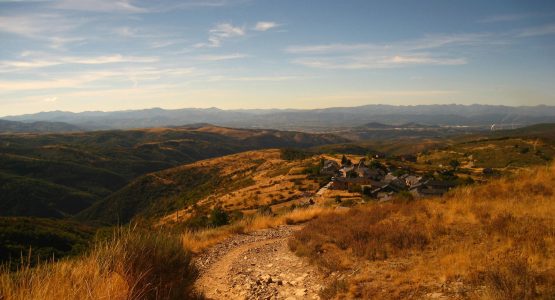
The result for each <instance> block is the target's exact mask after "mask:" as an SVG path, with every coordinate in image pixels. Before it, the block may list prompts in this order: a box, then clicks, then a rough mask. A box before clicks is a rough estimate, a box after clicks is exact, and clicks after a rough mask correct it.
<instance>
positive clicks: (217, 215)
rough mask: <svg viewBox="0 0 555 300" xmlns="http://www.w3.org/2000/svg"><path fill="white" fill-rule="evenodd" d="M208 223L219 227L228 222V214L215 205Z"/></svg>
mask: <svg viewBox="0 0 555 300" xmlns="http://www.w3.org/2000/svg"><path fill="white" fill-rule="evenodd" d="M210 224H212V226H215V227H220V226H224V225H227V224H229V215H228V214H227V212H225V211H224V210H223V209H221V208H219V207H216V208H214V209H213V210H212V212H211V213H210Z"/></svg>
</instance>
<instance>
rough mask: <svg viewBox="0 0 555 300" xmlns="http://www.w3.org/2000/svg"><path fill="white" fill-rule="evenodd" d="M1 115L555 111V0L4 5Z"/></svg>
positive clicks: (82, 0)
mask: <svg viewBox="0 0 555 300" xmlns="http://www.w3.org/2000/svg"><path fill="white" fill-rule="evenodd" d="M0 44H1V47H0V115H12V114H22V113H32V112H39V111H51V110H66V111H75V112H78V111H85V110H122V109H139V108H150V107H163V108H184V107H213V106H215V107H220V108H225V109H236V108H318V107H330V106H355V105H363V104H375V103H383V104H399V105H416V104H437V103H440V104H441V103H445V104H447V103H459V104H472V103H481V104H504V105H537V104H551V105H555V1H491V0H489V1H450V0H441V1H439V0H438V1H369V0H367V1H323V0H321V1H315V0H314V1H300V0H296V1H287V0H280V1H262V0H205V1H202V0H183V1H171V0H160V1H146V0H59V1H58V0H51V1H26V0H0Z"/></svg>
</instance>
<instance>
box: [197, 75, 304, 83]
mask: <svg viewBox="0 0 555 300" xmlns="http://www.w3.org/2000/svg"><path fill="white" fill-rule="evenodd" d="M306 78H307V77H306V76H305V77H299V76H233V77H229V76H211V77H208V78H207V79H206V80H205V81H208V82H211V81H246V82H248V81H253V82H256V81H288V80H296V79H306Z"/></svg>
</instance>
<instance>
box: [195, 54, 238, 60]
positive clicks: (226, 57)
mask: <svg viewBox="0 0 555 300" xmlns="http://www.w3.org/2000/svg"><path fill="white" fill-rule="evenodd" d="M247 56H248V55H246V54H242V53H233V54H221V55H199V56H197V57H196V59H197V60H201V61H223V60H231V59H239V58H245V57H247Z"/></svg>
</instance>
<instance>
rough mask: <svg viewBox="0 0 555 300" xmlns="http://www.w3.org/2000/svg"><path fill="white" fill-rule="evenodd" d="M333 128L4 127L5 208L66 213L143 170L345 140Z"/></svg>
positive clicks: (0, 150)
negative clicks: (15, 130)
mask: <svg viewBox="0 0 555 300" xmlns="http://www.w3.org/2000/svg"><path fill="white" fill-rule="evenodd" d="M345 141H347V140H346V139H344V138H341V137H337V136H334V135H329V134H308V133H300V132H284V131H277V130H254V129H252V130H250V129H231V128H224V127H216V126H211V125H206V124H201V125H194V126H183V127H173V128H153V129H141V130H125V131H118V130H113V131H97V132H79V133H68V134H16V135H4V136H2V139H1V140H0V175H1V176H3V178H6V180H3V181H2V184H1V185H0V189H2V192H3V197H2V201H1V203H0V205H1V206H2V208H3V210H2V214H3V215H15V216H17V215H23V216H35V215H39V216H42V217H61V216H65V215H70V214H74V213H76V212H78V211H80V210H81V209H83V208H85V207H88V206H89V205H90V204H92V203H93V202H95V201H99V200H101V199H104V198H106V197H108V196H110V195H111V194H113V193H114V192H116V191H118V190H119V189H121V188H123V187H124V186H125V185H126V184H127V183H129V182H130V181H131V180H133V179H134V178H136V177H137V176H141V175H143V174H146V173H149V172H154V171H158V170H163V169H167V168H171V167H174V166H178V165H182V164H186V163H191V162H195V161H198V160H201V159H206V158H211V157H218V156H222V155H228V154H232V153H238V152H242V151H247V150H253V149H265V148H275V147H301V148H302V147H312V146H316V145H324V144H332V143H343V142H345Z"/></svg>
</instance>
